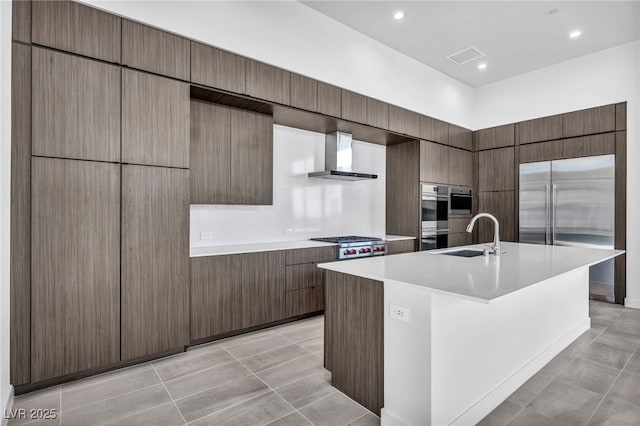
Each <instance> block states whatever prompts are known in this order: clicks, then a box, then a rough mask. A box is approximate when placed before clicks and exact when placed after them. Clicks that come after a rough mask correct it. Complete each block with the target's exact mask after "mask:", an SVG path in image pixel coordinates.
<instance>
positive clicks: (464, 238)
mask: <svg viewBox="0 0 640 426" xmlns="http://www.w3.org/2000/svg"><path fill="white" fill-rule="evenodd" d="M492 235H493V234H492ZM470 244H472V235H471V234H470V233H468V232H461V233H456V234H449V247H458V246H468V245H470Z"/></svg>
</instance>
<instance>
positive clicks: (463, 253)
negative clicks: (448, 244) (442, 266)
mask: <svg viewBox="0 0 640 426" xmlns="http://www.w3.org/2000/svg"><path fill="white" fill-rule="evenodd" d="M440 254H446V255H447V256H458V257H476V256H482V252H481V251H478V250H454V251H446V252H444V253H440Z"/></svg>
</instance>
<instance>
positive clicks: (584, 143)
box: [562, 132, 616, 158]
mask: <svg viewBox="0 0 640 426" xmlns="http://www.w3.org/2000/svg"><path fill="white" fill-rule="evenodd" d="M615 152H616V136H615V133H614V132H609V133H603V134H599V135H592V136H583V137H580V138H570V139H563V140H562V155H563V157H564V158H576V157H590V156H592V155H605V154H615Z"/></svg>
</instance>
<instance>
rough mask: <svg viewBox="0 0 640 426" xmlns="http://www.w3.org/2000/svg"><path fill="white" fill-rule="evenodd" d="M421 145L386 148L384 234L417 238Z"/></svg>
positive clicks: (411, 143)
mask: <svg viewBox="0 0 640 426" xmlns="http://www.w3.org/2000/svg"><path fill="white" fill-rule="evenodd" d="M421 162H422V161H421V160H420V142H419V141H411V142H405V143H401V144H397V145H390V146H387V158H386V164H387V166H386V171H387V178H386V193H387V203H386V232H387V233H389V234H396V235H408V236H412V237H413V236H415V237H419V234H420V229H419V225H420V163H421Z"/></svg>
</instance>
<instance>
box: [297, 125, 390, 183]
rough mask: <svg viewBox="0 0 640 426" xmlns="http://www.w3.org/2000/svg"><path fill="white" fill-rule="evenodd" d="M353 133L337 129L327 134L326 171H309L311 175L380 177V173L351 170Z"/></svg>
mask: <svg viewBox="0 0 640 426" xmlns="http://www.w3.org/2000/svg"><path fill="white" fill-rule="evenodd" d="M351 140H352V138H351V133H346V132H340V131H336V132H333V133H328V134H327V135H326V136H325V145H324V171H322V172H313V173H309V177H315V178H323V179H334V180H365V179H378V175H374V174H370V173H359V172H354V171H352V170H351V165H352V159H353V155H352V154H353V151H352V150H351Z"/></svg>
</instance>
